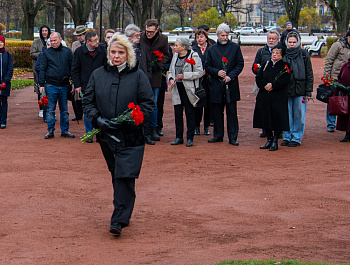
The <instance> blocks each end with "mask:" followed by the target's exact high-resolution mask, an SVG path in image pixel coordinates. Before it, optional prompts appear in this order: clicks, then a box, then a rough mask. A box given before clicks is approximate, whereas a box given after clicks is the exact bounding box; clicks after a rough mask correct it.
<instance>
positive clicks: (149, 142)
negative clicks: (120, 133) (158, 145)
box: [145, 137, 155, 145]
mask: <svg viewBox="0 0 350 265" xmlns="http://www.w3.org/2000/svg"><path fill="white" fill-rule="evenodd" d="M145 143H146V144H149V145H155V143H154V142H153V141H152V140H151V139H150V138H149V137H145Z"/></svg>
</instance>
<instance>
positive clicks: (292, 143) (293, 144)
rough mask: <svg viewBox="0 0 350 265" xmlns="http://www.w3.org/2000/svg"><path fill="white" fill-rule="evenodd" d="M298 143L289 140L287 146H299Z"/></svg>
mask: <svg viewBox="0 0 350 265" xmlns="http://www.w3.org/2000/svg"><path fill="white" fill-rule="evenodd" d="M299 145H300V143H298V142H294V141H291V142H290V143H289V144H288V147H297V146H299Z"/></svg>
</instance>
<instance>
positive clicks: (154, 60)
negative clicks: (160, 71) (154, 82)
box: [152, 51, 164, 64]
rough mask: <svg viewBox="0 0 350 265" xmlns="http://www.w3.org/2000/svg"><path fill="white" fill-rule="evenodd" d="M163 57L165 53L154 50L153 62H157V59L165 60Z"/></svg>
mask: <svg viewBox="0 0 350 265" xmlns="http://www.w3.org/2000/svg"><path fill="white" fill-rule="evenodd" d="M163 58H164V53H162V52H160V51H154V52H153V60H152V64H155V63H156V62H157V61H163Z"/></svg>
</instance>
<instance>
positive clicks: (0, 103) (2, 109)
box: [0, 96, 8, 125]
mask: <svg viewBox="0 0 350 265" xmlns="http://www.w3.org/2000/svg"><path fill="white" fill-rule="evenodd" d="M7 109H8V104H7V97H6V96H0V120H1V125H6V120H7Z"/></svg>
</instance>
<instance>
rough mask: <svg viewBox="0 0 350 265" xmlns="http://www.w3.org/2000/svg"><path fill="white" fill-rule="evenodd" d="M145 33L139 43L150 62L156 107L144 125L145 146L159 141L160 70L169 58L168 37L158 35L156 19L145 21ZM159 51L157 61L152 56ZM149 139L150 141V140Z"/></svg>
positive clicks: (155, 57)
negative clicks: (160, 56)
mask: <svg viewBox="0 0 350 265" xmlns="http://www.w3.org/2000/svg"><path fill="white" fill-rule="evenodd" d="M145 25H146V31H145V32H144V33H142V35H141V39H140V42H141V44H142V45H144V46H145V47H146V49H147V51H148V53H149V55H150V57H151V60H152V78H151V86H152V90H153V96H154V100H155V103H156V107H155V109H154V110H153V112H152V114H151V118H150V121H149V123H148V124H145V140H146V143H147V144H154V142H153V141H159V140H160V138H159V135H158V134H157V126H158V125H157V117H158V108H157V102H158V95H159V89H160V86H161V84H162V68H163V66H164V64H165V63H166V62H167V60H168V57H169V47H168V37H167V36H165V35H163V34H162V33H160V31H159V26H158V21H157V20H156V19H148V20H146V23H145ZM155 51H159V52H161V53H163V54H164V57H163V58H160V59H158V58H157V56H156V55H155V54H154V52H155ZM150 138H151V139H150Z"/></svg>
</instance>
